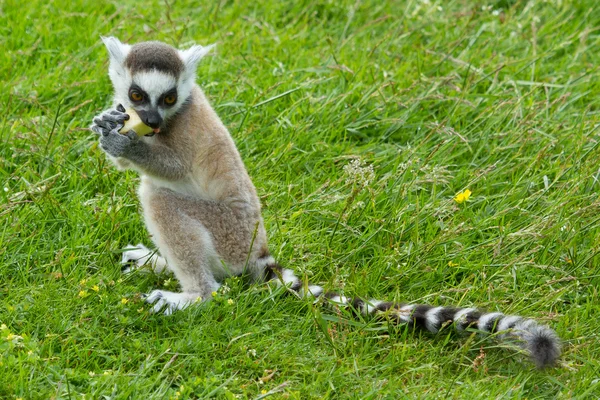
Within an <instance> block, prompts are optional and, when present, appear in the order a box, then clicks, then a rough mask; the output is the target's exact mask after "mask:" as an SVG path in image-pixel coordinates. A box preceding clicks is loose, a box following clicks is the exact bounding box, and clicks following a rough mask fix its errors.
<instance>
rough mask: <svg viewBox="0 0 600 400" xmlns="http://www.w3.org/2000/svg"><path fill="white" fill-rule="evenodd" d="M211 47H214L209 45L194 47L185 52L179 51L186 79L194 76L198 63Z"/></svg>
mask: <svg viewBox="0 0 600 400" xmlns="http://www.w3.org/2000/svg"><path fill="white" fill-rule="evenodd" d="M213 47H215V45H214V44H211V45H210V46H200V45H195V46H192V47H190V48H189V49H187V50H179V56H180V57H181V59H182V60H183V64H184V65H185V74H186V76H187V77H188V78H189V77H192V76H194V75H195V74H196V68H197V67H198V63H199V62H200V60H202V58H204V56H205V55H207V54H208V53H209V52H210V51H211V50H212V48H213Z"/></svg>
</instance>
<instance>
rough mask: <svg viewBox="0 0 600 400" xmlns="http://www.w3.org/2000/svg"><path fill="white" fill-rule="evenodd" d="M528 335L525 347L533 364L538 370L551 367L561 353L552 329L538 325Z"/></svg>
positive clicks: (558, 340) (558, 341) (557, 339)
mask: <svg viewBox="0 0 600 400" xmlns="http://www.w3.org/2000/svg"><path fill="white" fill-rule="evenodd" d="M530 334H531V336H530V338H529V340H528V341H527V342H528V343H527V347H528V350H529V354H530V355H531V359H532V361H533V363H534V364H535V365H536V367H538V368H539V369H543V368H546V367H549V366H552V365H553V364H554V363H555V362H556V360H557V359H558V357H560V353H561V344H560V339H559V338H558V335H557V334H556V333H555V332H554V331H553V330H552V329H550V328H548V327H545V326H539V325H538V326H536V327H535V328H534V329H532V330H531V331H530Z"/></svg>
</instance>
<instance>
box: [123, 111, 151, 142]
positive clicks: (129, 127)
mask: <svg viewBox="0 0 600 400" xmlns="http://www.w3.org/2000/svg"><path fill="white" fill-rule="evenodd" d="M125 112H126V113H127V114H128V115H129V119H128V120H127V121H125V125H123V127H122V128H121V129H120V130H119V133H123V134H125V133H127V132H129V131H134V132H135V133H137V135H138V136H144V135H147V134H149V133H150V132H152V128H150V127H149V126H148V125H146V124H144V123H143V122H142V120H141V119H140V116H139V115H138V114H137V113H136V112H135V110H133V109H131V108H128V109H126V110H125Z"/></svg>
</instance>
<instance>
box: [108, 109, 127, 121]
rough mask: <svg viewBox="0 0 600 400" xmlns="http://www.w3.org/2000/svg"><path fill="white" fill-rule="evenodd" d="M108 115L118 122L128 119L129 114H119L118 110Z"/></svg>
mask: <svg viewBox="0 0 600 400" xmlns="http://www.w3.org/2000/svg"><path fill="white" fill-rule="evenodd" d="M108 113H109V114H110V115H111V116H113V117H115V118H116V119H117V120H118V121H127V120H128V119H129V118H130V117H129V114H127V113H124V112H121V111H119V110H110V111H108Z"/></svg>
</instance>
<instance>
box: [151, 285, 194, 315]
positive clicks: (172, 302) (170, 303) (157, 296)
mask: <svg viewBox="0 0 600 400" xmlns="http://www.w3.org/2000/svg"><path fill="white" fill-rule="evenodd" d="M200 301H202V297H200V295H199V294H198V293H175V292H169V291H166V290H153V291H152V292H150V293H149V294H148V295H146V302H147V303H150V304H154V307H152V309H151V310H150V311H151V312H153V313H158V312H163V313H164V314H165V315H171V314H173V313H174V312H175V311H177V310H183V309H184V308H187V307H189V306H191V305H192V304H194V303H197V302H200Z"/></svg>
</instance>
